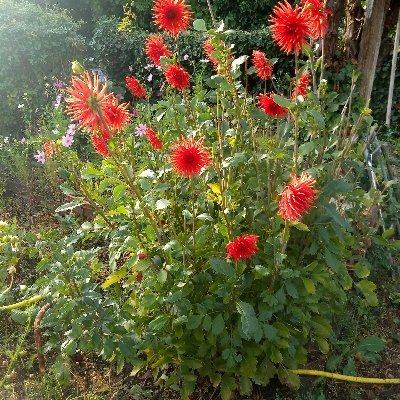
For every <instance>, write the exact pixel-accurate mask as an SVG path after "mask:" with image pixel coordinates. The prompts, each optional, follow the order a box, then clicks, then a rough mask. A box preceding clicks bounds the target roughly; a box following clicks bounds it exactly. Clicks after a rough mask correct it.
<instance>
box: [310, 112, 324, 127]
mask: <svg viewBox="0 0 400 400" xmlns="http://www.w3.org/2000/svg"><path fill="white" fill-rule="evenodd" d="M310 114H311V115H312V116H313V117H314V119H315V121H316V122H317V125H318V128H319V129H320V130H321V131H323V130H324V129H325V118H324V116H323V115H322V114H321V113H320V112H319V111H317V110H311V111H310Z"/></svg>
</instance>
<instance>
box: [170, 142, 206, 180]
mask: <svg viewBox="0 0 400 400" xmlns="http://www.w3.org/2000/svg"><path fill="white" fill-rule="evenodd" d="M170 162H171V164H172V167H173V169H174V171H175V172H176V173H177V174H179V175H182V176H186V177H192V176H194V175H199V174H200V171H201V169H202V168H204V167H207V166H209V165H210V164H211V154H210V152H209V150H208V149H207V148H206V147H204V146H203V140H202V139H199V140H197V141H196V140H194V139H193V138H190V139H185V138H183V137H182V138H181V140H180V141H179V142H177V143H175V144H174V145H173V146H172V154H171V156H170Z"/></svg>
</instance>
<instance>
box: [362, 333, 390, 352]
mask: <svg viewBox="0 0 400 400" xmlns="http://www.w3.org/2000/svg"><path fill="white" fill-rule="evenodd" d="M384 348H385V342H384V341H383V340H382V339H381V338H380V337H378V336H368V337H366V338H365V339H364V340H363V341H361V342H360V343H359V344H358V346H357V348H356V351H359V352H360V353H362V354H363V355H365V354H367V353H379V352H381V351H382V350H383V349H384Z"/></svg>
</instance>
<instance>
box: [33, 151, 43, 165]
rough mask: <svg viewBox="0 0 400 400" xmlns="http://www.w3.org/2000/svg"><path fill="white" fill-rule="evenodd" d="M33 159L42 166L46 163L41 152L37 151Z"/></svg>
mask: <svg viewBox="0 0 400 400" xmlns="http://www.w3.org/2000/svg"><path fill="white" fill-rule="evenodd" d="M33 157H34V158H35V160H36V161H37V162H38V163H40V164H44V163H45V162H46V156H45V154H44V151H43V150H38V151H37V152H36V154H35V155H34V156H33Z"/></svg>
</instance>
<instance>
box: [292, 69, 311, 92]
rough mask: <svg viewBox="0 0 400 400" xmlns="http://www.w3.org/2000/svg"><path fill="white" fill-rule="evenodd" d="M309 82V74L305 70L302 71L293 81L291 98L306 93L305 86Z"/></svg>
mask: <svg viewBox="0 0 400 400" xmlns="http://www.w3.org/2000/svg"><path fill="white" fill-rule="evenodd" d="M310 82H311V81H310V74H309V73H308V72H307V71H304V72H303V73H302V74H301V76H300V78H299V79H298V80H297V81H296V82H295V85H294V88H293V91H292V99H294V98H295V97H297V96H305V95H306V94H307V87H308V86H309V85H310Z"/></svg>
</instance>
